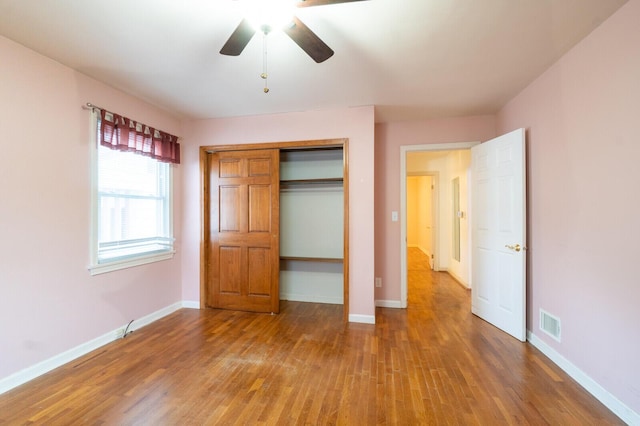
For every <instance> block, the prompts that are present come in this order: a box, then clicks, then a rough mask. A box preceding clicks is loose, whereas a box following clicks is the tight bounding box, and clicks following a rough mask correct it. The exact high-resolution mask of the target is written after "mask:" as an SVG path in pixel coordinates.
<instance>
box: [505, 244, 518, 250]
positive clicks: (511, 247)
mask: <svg viewBox="0 0 640 426" xmlns="http://www.w3.org/2000/svg"><path fill="white" fill-rule="evenodd" d="M505 247H506V248H508V249H509V250H513V251H520V250H522V247H520V244H516V245H515V246H511V245H509V244H506V245H505Z"/></svg>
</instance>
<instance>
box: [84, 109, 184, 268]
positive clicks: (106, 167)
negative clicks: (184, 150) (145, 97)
mask: <svg viewBox="0 0 640 426" xmlns="http://www.w3.org/2000/svg"><path fill="white" fill-rule="evenodd" d="M97 121H98V129H99V127H100V120H99V119H98V120H97ZM97 134H98V132H96V135H97ZM96 145H97V148H96V149H95V150H94V151H95V152H94V156H93V157H94V161H93V178H94V184H93V197H92V204H93V205H92V214H93V217H92V223H93V230H92V235H93V238H92V240H93V241H92V243H91V246H92V247H91V251H92V253H91V254H92V259H91V260H92V262H91V263H92V266H91V268H90V269H91V274H92V275H95V274H100V273H103V272H109V271H113V270H117V269H122V268H127V267H130V266H136V265H141V264H145V263H150V262H154V261H158V260H163V259H168V258H170V257H172V256H173V253H174V251H173V226H172V197H171V195H172V170H171V165H170V164H168V163H164V162H160V161H157V160H155V159H153V158H150V157H147V156H144V155H140V154H135V153H132V152H127V151H119V150H115V149H110V148H107V147H104V146H102V145H100V144H98V143H96V144H94V146H96Z"/></svg>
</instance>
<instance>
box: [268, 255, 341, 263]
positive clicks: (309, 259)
mask: <svg viewBox="0 0 640 426" xmlns="http://www.w3.org/2000/svg"><path fill="white" fill-rule="evenodd" d="M280 260H297V261H301V262H323V263H342V258H340V257H301V256H280Z"/></svg>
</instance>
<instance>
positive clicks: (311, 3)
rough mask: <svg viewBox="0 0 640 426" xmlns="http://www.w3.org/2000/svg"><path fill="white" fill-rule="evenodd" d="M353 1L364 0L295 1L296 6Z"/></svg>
mask: <svg viewBox="0 0 640 426" xmlns="http://www.w3.org/2000/svg"><path fill="white" fill-rule="evenodd" d="M354 1H365V0H299V1H297V2H296V6H298V7H310V6H324V5H327V4H339V3H351V2H354Z"/></svg>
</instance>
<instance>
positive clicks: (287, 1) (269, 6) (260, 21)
mask: <svg viewBox="0 0 640 426" xmlns="http://www.w3.org/2000/svg"><path fill="white" fill-rule="evenodd" d="M295 10H296V3H295V1H293V0H251V1H249V0H247V1H246V6H245V17H246V19H247V20H248V21H249V23H250V24H251V26H252V27H253V28H254V29H255V30H256V31H261V32H269V31H271V30H275V29H281V28H284V27H285V26H287V25H290V24H291V21H292V20H293V17H294V14H295Z"/></svg>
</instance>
